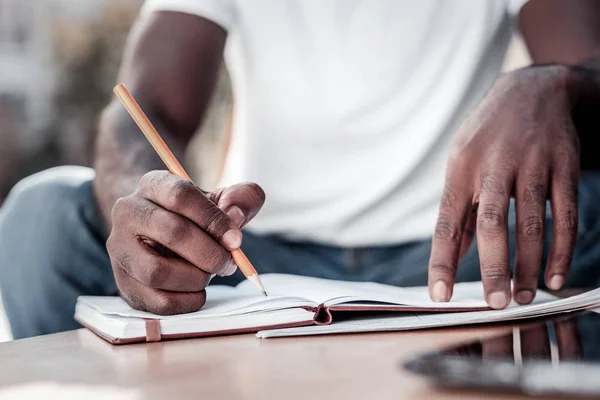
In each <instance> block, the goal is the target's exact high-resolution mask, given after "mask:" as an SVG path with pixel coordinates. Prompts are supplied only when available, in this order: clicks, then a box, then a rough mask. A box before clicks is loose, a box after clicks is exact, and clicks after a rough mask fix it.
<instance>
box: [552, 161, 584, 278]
mask: <svg viewBox="0 0 600 400" xmlns="http://www.w3.org/2000/svg"><path fill="white" fill-rule="evenodd" d="M558 164H559V163H558V162H556V163H555V168H554V174H553V175H552V178H551V185H552V187H551V196H552V199H551V200H552V201H551V207H552V240H551V243H550V253H549V255H548V263H547V265H546V274H545V282H546V286H547V287H548V288H550V289H552V290H559V289H560V288H561V287H562V286H563V284H564V283H565V279H566V277H567V273H568V271H569V268H570V267H571V260H572V258H573V251H574V249H575V241H576V239H577V224H578V215H577V183H578V181H579V169H578V165H577V162H576V161H574V160H569V159H566V160H562V161H561V162H560V164H561V165H558Z"/></svg>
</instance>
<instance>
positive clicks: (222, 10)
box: [141, 0, 235, 30]
mask: <svg viewBox="0 0 600 400" xmlns="http://www.w3.org/2000/svg"><path fill="white" fill-rule="evenodd" d="M232 3H233V0H146V1H145V2H144V5H143V6H142V10H141V15H147V14H150V13H151V12H153V11H177V12H182V13H186V14H192V15H197V16H199V17H203V18H206V19H208V20H211V21H212V22H214V23H216V24H217V25H219V26H221V27H223V28H224V29H225V30H230V29H231V28H232V26H233V25H234V23H235V12H234V7H233V4H232Z"/></svg>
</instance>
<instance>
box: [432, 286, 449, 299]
mask: <svg viewBox="0 0 600 400" xmlns="http://www.w3.org/2000/svg"><path fill="white" fill-rule="evenodd" d="M431 294H432V300H433V301H435V302H437V303H442V302H445V301H448V300H449V299H448V297H450V296H449V291H448V286H447V285H446V283H445V282H444V281H437V282H436V283H434V284H433V290H432V291H431Z"/></svg>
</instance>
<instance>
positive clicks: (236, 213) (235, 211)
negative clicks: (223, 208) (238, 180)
mask: <svg viewBox="0 0 600 400" xmlns="http://www.w3.org/2000/svg"><path fill="white" fill-rule="evenodd" d="M227 215H229V218H231V219H232V220H233V222H235V224H236V225H237V226H238V227H240V228H241V227H242V225H243V224H244V221H246V217H245V216H244V213H243V212H242V210H240V209H239V208H238V207H236V206H233V207H231V208H230V209H229V211H227Z"/></svg>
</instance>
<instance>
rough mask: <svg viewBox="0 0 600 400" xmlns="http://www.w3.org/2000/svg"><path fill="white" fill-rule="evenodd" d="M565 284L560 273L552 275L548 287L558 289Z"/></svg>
mask: <svg viewBox="0 0 600 400" xmlns="http://www.w3.org/2000/svg"><path fill="white" fill-rule="evenodd" d="M564 284H565V277H564V276H562V275H558V274H556V275H552V277H551V278H550V282H548V287H549V288H550V289H552V290H559V289H560V288H561V287H562V286H563V285H564Z"/></svg>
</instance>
